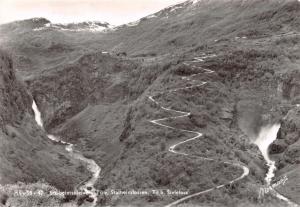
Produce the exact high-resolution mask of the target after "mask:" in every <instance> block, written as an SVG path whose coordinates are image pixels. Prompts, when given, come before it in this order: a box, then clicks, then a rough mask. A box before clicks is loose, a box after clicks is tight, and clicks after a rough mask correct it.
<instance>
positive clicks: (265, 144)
mask: <svg viewBox="0 0 300 207" xmlns="http://www.w3.org/2000/svg"><path fill="white" fill-rule="evenodd" d="M280 127H281V126H280V124H278V123H277V124H273V125H267V126H264V127H262V128H261V130H260V133H259V135H258V137H257V139H256V140H255V141H254V144H256V145H257V146H258V148H259V150H260V151H261V153H262V155H263V157H264V159H265V161H266V162H267V165H268V166H269V169H268V172H267V174H266V177H265V181H266V183H267V186H268V187H269V188H270V190H271V191H272V193H273V194H274V195H275V196H276V197H277V198H278V199H280V200H284V201H286V202H287V204H288V206H291V207H298V205H297V204H296V203H294V202H292V201H291V200H289V199H288V198H286V197H285V196H283V195H281V194H280V193H278V192H277V191H276V190H275V189H274V188H273V187H272V185H271V182H272V179H273V177H274V176H275V173H274V172H275V170H276V165H275V161H273V160H271V159H270V157H269V152H268V150H269V146H270V145H271V144H272V143H273V142H274V141H275V140H276V138H277V133H278V131H279V129H280Z"/></svg>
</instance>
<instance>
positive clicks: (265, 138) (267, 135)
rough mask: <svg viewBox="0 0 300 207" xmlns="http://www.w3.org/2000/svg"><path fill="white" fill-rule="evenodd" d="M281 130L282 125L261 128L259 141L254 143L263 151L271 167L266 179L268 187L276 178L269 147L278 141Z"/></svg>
mask: <svg viewBox="0 0 300 207" xmlns="http://www.w3.org/2000/svg"><path fill="white" fill-rule="evenodd" d="M279 129H280V124H274V125H267V126H264V127H262V128H261V130H260V133H259V135H258V137H257V139H256V140H255V141H254V144H256V145H257V146H258V148H259V150H260V151H261V153H262V155H263V157H264V159H265V160H266V162H267V165H268V166H269V169H268V172H267V174H266V177H265V181H266V183H267V185H270V184H271V181H272V178H273V177H274V176H275V174H274V172H275V170H276V166H275V161H273V160H271V159H270V157H269V152H268V149H269V146H270V145H271V144H272V143H273V142H274V141H275V140H276V138H277V133H278V131H279Z"/></svg>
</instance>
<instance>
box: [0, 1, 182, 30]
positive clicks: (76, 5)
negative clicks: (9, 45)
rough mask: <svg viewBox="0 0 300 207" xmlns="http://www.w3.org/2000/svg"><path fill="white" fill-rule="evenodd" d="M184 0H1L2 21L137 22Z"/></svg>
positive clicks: (115, 23) (0, 14)
mask: <svg viewBox="0 0 300 207" xmlns="http://www.w3.org/2000/svg"><path fill="white" fill-rule="evenodd" d="M182 1H183V0H0V24H1V23H6V22H10V21H14V20H21V19H28V18H32V17H45V18H47V19H49V20H50V21H52V22H56V23H57V22H61V23H66V22H80V21H86V20H98V21H106V22H109V23H110V24H113V25H119V24H123V23H128V22H131V21H135V20H137V19H139V18H141V17H144V16H147V15H149V14H151V13H154V12H156V11H158V10H160V9H163V8H164V7H167V6H169V5H173V4H176V3H178V2H182Z"/></svg>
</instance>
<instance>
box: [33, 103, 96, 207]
mask: <svg viewBox="0 0 300 207" xmlns="http://www.w3.org/2000/svg"><path fill="white" fill-rule="evenodd" d="M32 109H33V111H34V118H35V121H36V123H37V124H38V125H39V126H40V127H41V128H42V129H43V130H45V129H44V125H43V120H42V115H41V112H40V111H39V109H38V107H37V105H36V102H35V101H34V100H33V103H32ZM47 137H48V138H49V139H50V140H52V141H54V142H57V143H61V144H63V145H66V147H65V150H66V151H67V152H69V153H70V155H71V156H72V157H73V158H75V159H78V160H81V161H83V162H84V163H85V164H86V166H87V169H88V170H89V171H90V172H91V173H92V174H93V176H92V177H91V178H90V179H89V180H88V181H86V182H85V183H84V184H82V185H81V186H80V187H79V190H82V191H84V192H85V193H87V194H88V195H90V196H91V197H92V198H93V199H94V200H93V202H92V204H91V207H94V206H96V204H97V200H98V192H97V189H96V188H95V187H94V185H95V183H96V182H97V180H98V178H99V176H100V172H101V168H100V166H99V165H98V164H97V163H96V162H95V161H94V160H92V159H88V158H86V157H84V156H83V155H82V154H81V153H80V152H78V151H74V149H73V147H74V145H73V144H71V143H68V142H64V141H62V140H61V139H60V138H59V137H57V136H54V135H51V134H47Z"/></svg>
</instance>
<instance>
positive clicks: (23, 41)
mask: <svg viewBox="0 0 300 207" xmlns="http://www.w3.org/2000/svg"><path fill="white" fill-rule="evenodd" d="M299 9H300V3H299V2H298V1H292V0H289V1H271V0H268V1H239V0H233V1H217V0H210V1H208V0H202V1H193V2H192V1H187V2H184V3H182V4H179V5H175V6H171V7H169V8H166V9H164V10H162V11H159V12H158V13H155V14H153V15H150V16H148V17H145V18H143V19H141V20H140V21H138V22H135V23H132V24H128V25H123V26H121V27H117V28H114V29H113V30H111V31H109V32H107V33H97V34H95V33H92V32H86V31H85V32H82V31H81V32H71V31H63V30H56V29H54V28H49V29H46V30H38V31H36V30H33V29H32V27H28V28H30V29H28V30H27V32H24V30H23V31H21V29H20V30H18V29H15V30H14V31H3V30H2V35H3V36H4V37H5V38H3V39H4V40H3V41H4V43H3V44H4V45H5V47H6V48H7V49H8V50H10V51H11V52H12V54H13V57H14V62H15V63H16V65H17V69H18V73H19V74H20V75H21V76H22V78H23V79H24V80H25V82H26V87H27V88H28V90H29V91H30V92H31V93H32V94H33V96H34V98H35V99H36V100H37V103H38V105H39V107H40V109H41V111H42V114H43V118H44V120H45V122H46V123H45V124H46V128H47V130H48V131H50V132H52V133H54V134H57V135H59V136H61V137H62V138H63V139H66V140H67V141H69V142H72V143H74V144H75V145H76V149H79V150H81V151H82V152H83V154H84V155H85V156H87V157H89V158H92V159H94V160H95V161H96V162H97V163H98V164H99V165H100V166H101V168H102V171H101V173H102V174H101V179H99V180H98V183H97V188H98V189H100V190H107V191H109V190H111V189H120V190H126V189H127V190H128V189H134V190H152V189H162V190H166V189H170V190H174V191H176V190H183V191H186V190H189V194H191V193H195V192H199V191H204V190H206V189H210V188H214V187H216V186H219V185H221V184H224V183H227V182H229V181H230V180H232V179H234V178H237V177H238V176H240V174H241V172H240V170H239V169H237V168H235V167H232V166H230V165H223V164H221V163H222V162H223V161H226V160H229V161H230V162H237V163H243V164H244V165H247V167H249V169H250V174H249V176H248V177H247V178H246V179H243V180H241V181H240V182H236V183H234V184H230V185H225V186H224V187H223V188H220V189H214V190H213V191H212V192H209V193H207V194H203V195H201V196H199V197H195V198H193V199H191V200H189V201H187V205H193V204H195V205H199V204H203V205H205V206H285V205H286V203H285V202H281V201H279V200H277V199H276V198H274V197H273V196H272V195H270V194H266V195H265V196H263V197H259V189H260V188H261V187H265V186H264V176H265V173H266V172H267V169H268V166H266V165H265V161H264V160H263V158H262V157H261V155H260V152H259V150H258V148H257V147H256V146H254V145H253V144H252V142H253V141H254V139H255V137H256V136H257V134H258V133H259V131H260V129H261V127H262V126H263V125H264V124H272V123H275V122H278V121H280V122H281V123H282V131H281V132H282V135H281V139H278V140H277V141H276V142H275V143H274V145H273V146H272V147H271V152H272V157H271V158H272V159H274V160H275V161H276V164H277V167H278V169H279V170H278V171H277V172H276V173H277V174H276V179H278V180H279V179H280V178H281V177H280V176H284V175H287V176H288V179H289V184H288V185H286V186H280V187H279V190H280V192H281V193H282V194H283V195H285V196H287V197H289V198H292V199H293V200H294V201H295V202H298V201H297V195H298V194H299V191H298V188H296V187H295V186H294V185H293V182H294V181H295V182H297V179H298V174H297V173H295V172H297V167H298V165H297V164H298V160H299V156H298V151H297V146H298V141H297V137H298V121H297V116H293V114H296V112H297V104H300V103H299V93H298V91H299V84H298V83H297V81H298V75H297V74H298V71H299V64H300V61H299V59H300V56H299V54H300V47H299V46H300V39H299V33H300V28H299V21H300V20H299V15H298V13H299ZM17 28H18V27H17ZM8 34H10V36H9V35H8ZM107 52H108V53H107ZM208 71H214V73H208ZM203 81H204V82H206V84H205V85H203V84H202V83H203ZM197 85H201V87H200V86H199V87H194V86H197ZM202 85H203V87H202ZM186 87H187V88H188V90H178V91H176V92H174V93H166V92H168V91H170V90H175V89H177V88H186ZM160 93H164V95H159V94H160ZM149 96H155V100H157V101H158V102H159V103H160V105H161V106H164V107H165V108H166V109H168V108H171V109H173V110H177V111H187V112H189V111H190V112H191V114H190V115H189V116H185V117H182V118H178V119H176V120H174V119H166V120H164V122H163V124H165V125H168V126H172V127H174V128H178V129H186V130H192V131H197V132H198V131H199V132H201V133H203V137H201V139H197V140H195V141H193V142H189V143H187V144H186V145H182V146H181V147H180V149H177V150H180V151H182V152H188V153H189V154H192V155H193V156H194V157H189V158H187V157H184V156H180V155H174V154H172V153H170V152H168V148H169V147H170V146H172V145H174V144H175V143H178V142H182V141H183V140H185V139H189V138H191V136H190V134H189V133H184V132H182V131H176V130H171V129H166V128H164V127H159V126H156V125H153V124H152V123H151V122H150V121H151V120H156V119H160V118H165V117H172V116H178V114H175V113H172V112H167V111H168V110H167V111H166V110H162V109H161V108H160V107H159V106H158V105H156V104H154V103H153V101H151V100H150V99H149ZM173 112H174V111H173ZM297 113H298V112H297ZM287 114H288V115H287ZM286 115H287V116H286ZM284 117H285V118H284ZM199 156H201V157H207V158H210V159H213V161H212V162H208V161H205V160H201V159H199ZM196 157H197V158H196ZM283 187H284V188H286V190H284V188H283ZM282 189H283V190H282ZM283 191H284V192H283ZM181 197H182V195H172V196H161V195H156V194H154V195H153V194H150V195H146V196H130V197H127V196H119V195H110V196H104V195H101V196H100V199H99V206H102V205H116V206H124V205H131V206H145V205H146V204H147V205H149V206H151V205H152V206H160V205H164V204H168V203H171V202H172V201H175V200H177V199H179V198H181ZM183 205H184V204H183Z"/></svg>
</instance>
